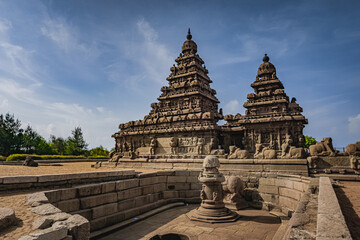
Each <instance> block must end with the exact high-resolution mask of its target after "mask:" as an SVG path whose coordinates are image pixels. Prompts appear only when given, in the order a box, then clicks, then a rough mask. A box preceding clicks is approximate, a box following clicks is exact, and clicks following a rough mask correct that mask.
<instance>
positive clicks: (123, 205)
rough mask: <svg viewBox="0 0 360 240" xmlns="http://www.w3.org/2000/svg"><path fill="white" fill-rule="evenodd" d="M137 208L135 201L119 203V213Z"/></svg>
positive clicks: (129, 200)
mask: <svg viewBox="0 0 360 240" xmlns="http://www.w3.org/2000/svg"><path fill="white" fill-rule="evenodd" d="M134 206H135V202H134V199H128V200H123V201H121V202H118V211H119V212H121V211H125V210H127V209H131V208H133V207H134Z"/></svg>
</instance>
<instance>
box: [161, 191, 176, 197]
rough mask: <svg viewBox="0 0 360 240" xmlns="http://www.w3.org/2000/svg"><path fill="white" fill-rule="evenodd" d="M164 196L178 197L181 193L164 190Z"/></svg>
mask: <svg viewBox="0 0 360 240" xmlns="http://www.w3.org/2000/svg"><path fill="white" fill-rule="evenodd" d="M163 197H164V199H169V198H178V197H179V193H178V192H177V191H164V192H163Z"/></svg>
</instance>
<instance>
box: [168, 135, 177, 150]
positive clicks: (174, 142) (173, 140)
mask: <svg viewBox="0 0 360 240" xmlns="http://www.w3.org/2000/svg"><path fill="white" fill-rule="evenodd" d="M169 144H170V148H171V154H176V148H177V146H178V139H177V138H175V137H172V138H170V143H169Z"/></svg>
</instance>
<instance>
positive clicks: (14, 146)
mask: <svg viewBox="0 0 360 240" xmlns="http://www.w3.org/2000/svg"><path fill="white" fill-rule="evenodd" d="M17 153H24V154H38V155H55V154H56V155H86V156H95V155H98V156H107V155H108V153H109V152H108V150H107V149H106V148H104V147H102V146H99V147H97V148H93V149H90V150H88V144H87V143H86V141H85V139H84V136H83V132H82V130H81V128H80V127H76V128H75V129H74V130H73V131H72V132H71V136H69V137H68V138H62V137H56V136H54V135H51V136H50V139H49V140H48V141H46V140H45V139H44V138H43V137H42V136H40V134H38V133H37V132H36V131H35V130H33V129H32V128H31V126H30V125H28V126H27V127H26V128H25V129H23V128H21V122H20V120H18V119H15V117H14V115H11V114H9V113H7V114H5V115H3V114H1V115H0V155H2V156H9V155H11V154H17Z"/></svg>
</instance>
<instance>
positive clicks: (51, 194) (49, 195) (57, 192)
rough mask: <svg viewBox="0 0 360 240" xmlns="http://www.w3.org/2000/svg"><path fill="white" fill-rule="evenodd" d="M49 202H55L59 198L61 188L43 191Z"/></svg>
mask: <svg viewBox="0 0 360 240" xmlns="http://www.w3.org/2000/svg"><path fill="white" fill-rule="evenodd" d="M44 194H45V196H46V197H47V198H48V199H49V202H50V203H56V202H58V201H60V200H61V190H51V191H46V192H44Z"/></svg>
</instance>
